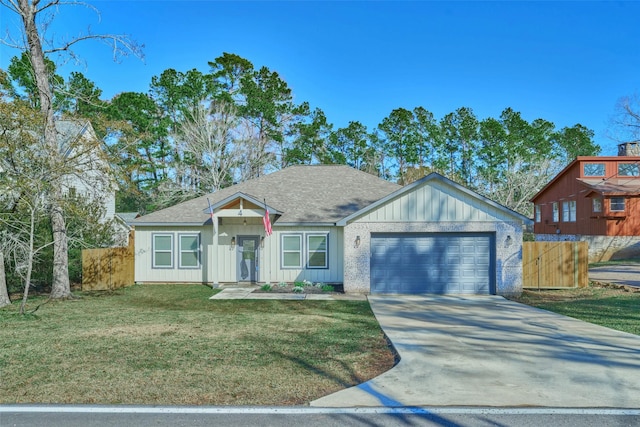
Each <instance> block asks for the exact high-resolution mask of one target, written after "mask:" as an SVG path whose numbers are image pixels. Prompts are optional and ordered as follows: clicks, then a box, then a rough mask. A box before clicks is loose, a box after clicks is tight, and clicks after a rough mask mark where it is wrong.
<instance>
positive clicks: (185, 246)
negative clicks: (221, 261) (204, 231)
mask: <svg viewBox="0 0 640 427" xmlns="http://www.w3.org/2000/svg"><path fill="white" fill-rule="evenodd" d="M179 239H180V249H179V253H180V261H179V263H178V265H179V267H180V268H199V267H200V235H199V234H180V236H179Z"/></svg>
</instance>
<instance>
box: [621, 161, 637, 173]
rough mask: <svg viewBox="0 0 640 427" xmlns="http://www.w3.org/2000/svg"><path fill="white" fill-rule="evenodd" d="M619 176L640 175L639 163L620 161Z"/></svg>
mask: <svg viewBox="0 0 640 427" xmlns="http://www.w3.org/2000/svg"><path fill="white" fill-rule="evenodd" d="M618 175H619V176H640V170H639V168H638V163H618Z"/></svg>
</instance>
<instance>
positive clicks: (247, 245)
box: [237, 236, 260, 282]
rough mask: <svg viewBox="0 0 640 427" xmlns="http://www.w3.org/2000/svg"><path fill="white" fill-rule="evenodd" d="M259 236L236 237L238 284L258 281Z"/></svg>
mask: <svg viewBox="0 0 640 427" xmlns="http://www.w3.org/2000/svg"><path fill="white" fill-rule="evenodd" d="M259 243H260V237H259V236H238V275H237V277H238V282H257V281H258V261H259V259H260V257H259V256H258V248H259Z"/></svg>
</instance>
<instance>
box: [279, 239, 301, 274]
mask: <svg viewBox="0 0 640 427" xmlns="http://www.w3.org/2000/svg"><path fill="white" fill-rule="evenodd" d="M281 239H282V240H281V245H280V247H281V253H280V260H281V263H282V268H302V236H301V235H300V234H282V235H281Z"/></svg>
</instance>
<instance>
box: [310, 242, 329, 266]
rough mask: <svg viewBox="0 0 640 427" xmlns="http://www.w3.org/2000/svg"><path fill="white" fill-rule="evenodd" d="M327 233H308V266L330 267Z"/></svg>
mask: <svg viewBox="0 0 640 427" xmlns="http://www.w3.org/2000/svg"><path fill="white" fill-rule="evenodd" d="M328 266H329V264H328V257H327V235H326V234H307V268H328Z"/></svg>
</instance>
